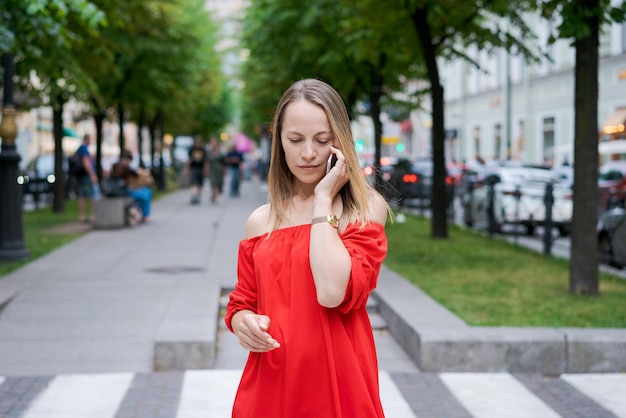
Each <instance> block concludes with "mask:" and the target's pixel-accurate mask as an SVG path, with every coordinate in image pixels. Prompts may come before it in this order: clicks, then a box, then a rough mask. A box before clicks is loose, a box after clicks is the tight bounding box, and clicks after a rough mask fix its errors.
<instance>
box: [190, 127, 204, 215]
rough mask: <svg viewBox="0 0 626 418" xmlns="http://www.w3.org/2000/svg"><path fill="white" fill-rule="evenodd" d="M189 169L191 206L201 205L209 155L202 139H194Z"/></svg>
mask: <svg viewBox="0 0 626 418" xmlns="http://www.w3.org/2000/svg"><path fill="white" fill-rule="evenodd" d="M187 168H188V172H189V176H190V181H191V187H190V192H191V204H192V205H197V204H199V203H200V195H201V193H202V187H203V186H204V179H205V178H206V177H207V175H208V162H207V153H206V149H205V147H204V144H203V143H202V139H201V138H200V137H196V138H195V139H194V142H193V145H192V146H191V148H190V149H189V160H188V161H187Z"/></svg>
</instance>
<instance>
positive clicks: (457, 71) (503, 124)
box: [412, 17, 626, 165]
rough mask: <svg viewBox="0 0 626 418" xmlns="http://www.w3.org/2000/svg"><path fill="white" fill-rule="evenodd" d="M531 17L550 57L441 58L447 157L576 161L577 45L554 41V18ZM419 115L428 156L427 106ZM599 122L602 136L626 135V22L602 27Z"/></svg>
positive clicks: (420, 141) (418, 143) (479, 54)
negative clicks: (473, 63)
mask: <svg viewBox="0 0 626 418" xmlns="http://www.w3.org/2000/svg"><path fill="white" fill-rule="evenodd" d="M529 21H530V22H531V25H530V26H531V27H532V28H533V29H534V31H535V33H536V34H537V35H538V41H537V44H538V45H539V46H543V48H544V51H545V52H547V55H548V56H549V57H550V58H551V59H550V60H548V59H544V60H542V61H541V62H540V63H538V64H529V63H527V62H526V61H525V60H524V59H523V58H522V57H520V56H513V55H510V54H508V53H507V52H506V51H504V50H499V51H495V52H493V53H491V54H487V53H486V52H484V51H478V50H477V49H476V48H474V49H469V50H468V51H466V52H467V54H468V55H469V56H470V57H473V58H474V59H475V60H476V62H478V63H479V64H480V68H475V67H473V66H471V65H470V64H469V63H467V62H466V61H462V60H458V61H453V62H443V61H442V62H440V66H439V68H440V71H441V78H442V84H443V86H444V89H445V128H446V159H447V160H448V161H451V160H456V161H459V162H461V161H466V162H470V161H475V160H484V161H489V160H498V161H505V160H516V161H520V162H523V163H532V164H542V163H547V164H553V165H558V164H562V163H566V162H567V163H573V142H574V63H575V50H574V48H573V47H571V46H570V44H569V42H568V41H565V40H559V41H557V42H556V43H554V44H552V45H549V46H548V42H547V39H548V36H549V31H550V29H551V25H553V23H550V22H549V21H546V20H542V19H539V18H538V17H531V18H530V19H529ZM545 48H547V51H546V50H545ZM412 120H413V126H414V127H415V134H414V137H413V138H412V145H413V149H415V150H417V152H416V153H415V154H421V155H428V154H429V151H430V149H429V148H430V125H431V124H430V120H429V116H428V113H427V112H426V113H416V114H414V115H412ZM598 121H599V123H600V126H598V139H599V141H600V142H602V141H607V140H612V139H619V138H622V137H624V138H626V135H624V124H626V25H625V24H613V25H611V26H610V27H609V26H607V27H605V28H603V32H602V34H601V40H600V64H599V103H598ZM424 138H427V139H428V140H424ZM624 153H625V154H624V156H625V157H626V149H625V151H624ZM603 157H604V158H617V157H616V155H615V154H613V156H608V155H605V156H603Z"/></svg>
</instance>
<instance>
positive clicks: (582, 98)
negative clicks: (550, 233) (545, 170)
mask: <svg viewBox="0 0 626 418" xmlns="http://www.w3.org/2000/svg"><path fill="white" fill-rule="evenodd" d="M542 12H543V15H544V17H546V18H549V19H551V18H554V17H557V15H559V16H560V24H559V25H558V26H557V27H556V29H555V33H554V34H553V40H554V39H556V38H561V39H570V40H571V41H572V44H573V45H574V48H575V49H576V58H575V60H576V68H575V86H574V115H575V117H574V119H575V123H574V125H575V126H574V198H573V199H574V213H573V218H572V232H571V237H572V238H571V247H570V272H569V273H570V281H569V291H570V293H573V294H581V295H589V296H596V295H598V293H599V273H598V251H597V242H596V240H595V239H590V238H589V237H595V236H596V222H595V221H596V219H597V217H598V207H597V199H598V60H599V58H598V44H599V36H600V28H601V27H602V25H604V24H607V23H610V22H623V21H624V18H625V14H626V4H624V3H623V2H622V4H621V6H620V7H612V6H611V2H610V0H569V1H557V0H550V1H546V2H545V3H544V4H543V9H542Z"/></svg>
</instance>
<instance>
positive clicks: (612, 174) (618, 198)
mask: <svg viewBox="0 0 626 418" xmlns="http://www.w3.org/2000/svg"><path fill="white" fill-rule="evenodd" d="M625 202H626V161H609V162H607V163H605V164H603V165H602V166H601V167H600V170H599V171H598V213H602V212H604V211H606V210H610V209H612V208H614V207H622V208H623V207H624V206H625V205H624V203H625Z"/></svg>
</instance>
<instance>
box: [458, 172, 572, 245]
mask: <svg viewBox="0 0 626 418" xmlns="http://www.w3.org/2000/svg"><path fill="white" fill-rule="evenodd" d="M548 183H550V184H552V186H553V197H554V201H553V206H552V225H553V226H554V227H556V228H557V229H558V230H559V234H560V235H561V236H566V235H568V234H569V231H570V227H571V220H572V211H573V202H572V190H571V188H570V187H569V186H568V185H567V184H565V183H562V182H560V181H559V179H558V177H557V176H555V175H554V173H553V172H552V171H550V170H544V169H539V168H528V167H495V168H493V169H492V171H489V172H485V173H484V178H483V180H482V182H480V183H476V185H475V187H474V188H473V189H472V190H471V191H468V192H466V193H465V194H464V195H463V197H462V203H463V221H464V223H465V225H467V226H469V227H473V226H478V227H484V228H488V227H489V208H490V191H489V189H490V188H491V187H493V223H494V224H493V226H494V228H495V231H496V232H499V231H501V230H502V227H503V226H504V225H507V224H508V225H523V226H524V227H525V228H526V233H527V234H528V235H532V234H534V232H535V228H536V227H537V226H543V225H544V224H545V221H546V204H545V195H546V187H547V185H548Z"/></svg>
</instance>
